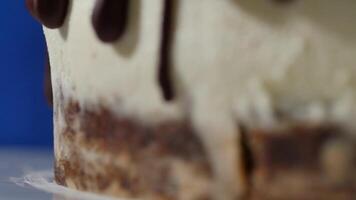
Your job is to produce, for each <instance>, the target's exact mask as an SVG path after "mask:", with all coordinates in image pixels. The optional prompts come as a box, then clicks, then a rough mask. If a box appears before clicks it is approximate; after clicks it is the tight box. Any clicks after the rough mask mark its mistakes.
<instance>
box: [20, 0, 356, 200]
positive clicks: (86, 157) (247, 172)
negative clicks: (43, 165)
mask: <svg viewBox="0 0 356 200" xmlns="http://www.w3.org/2000/svg"><path fill="white" fill-rule="evenodd" d="M26 3H27V7H28V8H29V10H30V12H31V13H32V15H33V16H35V18H37V19H38V20H39V21H40V22H41V23H42V24H43V25H44V33H45V36H46V41H47V46H48V52H49V59H50V65H51V75H52V87H53V108H54V127H55V128H54V140H55V147H54V148H55V179H56V182H57V183H58V184H61V185H64V186H67V187H69V188H74V189H78V190H83V191H90V192H97V193H101V194H106V195H111V196H116V197H129V198H140V199H162V200H163V199H164V200H166V199H167V200H168V199H169V200H171V199H172V200H206V199H221V200H230V199H261V200H262V199H271V200H274V199H278V200H279V199H313V200H314V199H323V200H324V199H354V198H356V193H355V192H356V185H355V184H356V177H355V176H354V175H353V172H354V170H355V166H356V160H355V155H356V154H355V153H356V151H355V147H354V146H355V128H356V127H355V125H356V123H355V122H356V121H355V120H356V107H355V106H356V104H355V103H356V102H355V98H356V96H355V95H356V82H355V80H356V26H355V25H354V24H355V23H356V12H355V10H356V1H353V0H343V1H333V0H313V1H308V0H299V1H298V0H294V1H292V0H289V1H287V0H278V1H277V0H72V1H70V0H27V1H26Z"/></svg>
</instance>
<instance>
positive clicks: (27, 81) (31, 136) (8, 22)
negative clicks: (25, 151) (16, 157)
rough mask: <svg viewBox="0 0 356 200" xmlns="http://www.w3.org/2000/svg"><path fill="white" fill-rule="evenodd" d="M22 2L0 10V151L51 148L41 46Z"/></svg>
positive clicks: (7, 4) (38, 33)
mask: <svg viewBox="0 0 356 200" xmlns="http://www.w3.org/2000/svg"><path fill="white" fill-rule="evenodd" d="M24 2H25V1H24V0H9V1H4V2H2V7H1V8H0V9H1V11H0V25H1V26H0V27H1V28H0V56H1V59H0V62H1V63H0V76H1V77H0V147H3V146H9V145H11V146H18V145H21V146H41V147H49V146H51V145H52V113H51V112H52V111H51V109H50V108H49V106H48V105H47V104H46V101H45V98H44V94H43V74H44V61H45V59H44V54H45V42H44V36H43V34H42V29H41V26H40V25H39V24H38V23H37V22H36V21H35V20H33V19H32V17H31V16H30V15H29V14H28V12H27V10H26V8H25V5H24Z"/></svg>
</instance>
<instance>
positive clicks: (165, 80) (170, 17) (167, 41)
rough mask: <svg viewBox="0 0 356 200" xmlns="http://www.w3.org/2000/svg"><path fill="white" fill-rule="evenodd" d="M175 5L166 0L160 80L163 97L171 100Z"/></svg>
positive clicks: (172, 89) (171, 1)
mask: <svg viewBox="0 0 356 200" xmlns="http://www.w3.org/2000/svg"><path fill="white" fill-rule="evenodd" d="M174 6H175V5H174V2H173V0H165V1H164V12H163V24H162V40H161V49H160V61H159V74H158V82H159V84H160V86H161V89H162V93H163V97H164V99H165V100H167V101H171V100H173V98H174V88H173V84H172V78H171V64H172V63H171V56H172V55H171V51H172V42H173V33H174V29H173V28H174V27H173V24H174V21H175V15H174V14H175V12H174Z"/></svg>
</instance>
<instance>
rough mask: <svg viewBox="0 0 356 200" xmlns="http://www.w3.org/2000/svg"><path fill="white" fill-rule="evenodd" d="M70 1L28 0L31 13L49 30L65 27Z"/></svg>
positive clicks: (27, 3) (27, 4)
mask: <svg viewBox="0 0 356 200" xmlns="http://www.w3.org/2000/svg"><path fill="white" fill-rule="evenodd" d="M68 5H69V0H26V6H27V8H28V10H29V11H30V13H31V14H32V15H33V16H34V17H35V18H36V19H37V20H39V21H40V22H41V23H42V24H43V25H44V26H46V27H47V28H59V27H61V26H62V25H63V23H64V21H65V18H66V15H67V12H68Z"/></svg>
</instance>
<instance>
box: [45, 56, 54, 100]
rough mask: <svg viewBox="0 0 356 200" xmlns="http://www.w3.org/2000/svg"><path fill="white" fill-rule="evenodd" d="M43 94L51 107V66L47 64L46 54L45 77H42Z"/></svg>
mask: <svg viewBox="0 0 356 200" xmlns="http://www.w3.org/2000/svg"><path fill="white" fill-rule="evenodd" d="M44 94H45V97H46V99H47V102H48V104H49V105H51V106H52V105H53V93H52V80H51V66H50V63H49V57H48V54H47V55H46V65H45V77H44Z"/></svg>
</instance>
